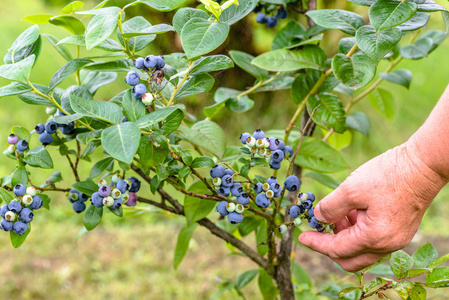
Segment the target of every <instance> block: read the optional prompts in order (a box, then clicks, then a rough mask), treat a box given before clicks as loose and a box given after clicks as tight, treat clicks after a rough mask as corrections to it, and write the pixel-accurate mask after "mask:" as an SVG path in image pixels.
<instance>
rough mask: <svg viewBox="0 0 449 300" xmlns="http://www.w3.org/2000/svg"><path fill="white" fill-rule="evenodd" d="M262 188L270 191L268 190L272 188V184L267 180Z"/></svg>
mask: <svg viewBox="0 0 449 300" xmlns="http://www.w3.org/2000/svg"><path fill="white" fill-rule="evenodd" d="M262 189H263V190H264V191H268V190H269V189H270V185H269V184H268V182H265V183H264V184H263V185H262Z"/></svg>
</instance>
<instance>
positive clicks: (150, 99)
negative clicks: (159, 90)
mask: <svg viewBox="0 0 449 300" xmlns="http://www.w3.org/2000/svg"><path fill="white" fill-rule="evenodd" d="M153 100H154V97H153V94H151V93H145V94H143V96H142V103H143V104H145V105H151V103H153Z"/></svg>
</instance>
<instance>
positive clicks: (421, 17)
mask: <svg viewBox="0 0 449 300" xmlns="http://www.w3.org/2000/svg"><path fill="white" fill-rule="evenodd" d="M429 18H430V15H429V14H428V13H424V12H417V13H416V14H415V15H414V16H413V18H411V19H410V20H408V21H407V22H405V23H402V24H401V25H399V26H397V27H396V28H397V29H400V30H402V31H413V30H417V29H419V28H421V27H424V26H425V25H426V24H427V22H429Z"/></svg>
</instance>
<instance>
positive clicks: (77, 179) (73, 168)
mask: <svg viewBox="0 0 449 300" xmlns="http://www.w3.org/2000/svg"><path fill="white" fill-rule="evenodd" d="M66 157H67V160H68V161H69V164H70V168H72V172H73V175H75V180H76V182H80V177H79V175H78V171H77V170H76V168H75V165H74V164H73V162H72V159H71V158H70V156H69V155H68V154H67V155H66Z"/></svg>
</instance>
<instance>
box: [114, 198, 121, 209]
mask: <svg viewBox="0 0 449 300" xmlns="http://www.w3.org/2000/svg"><path fill="white" fill-rule="evenodd" d="M122 204H123V199H122V198H118V199H115V200H114V204H112V206H111V208H112V209H118V208H119V207H120V206H122Z"/></svg>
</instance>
